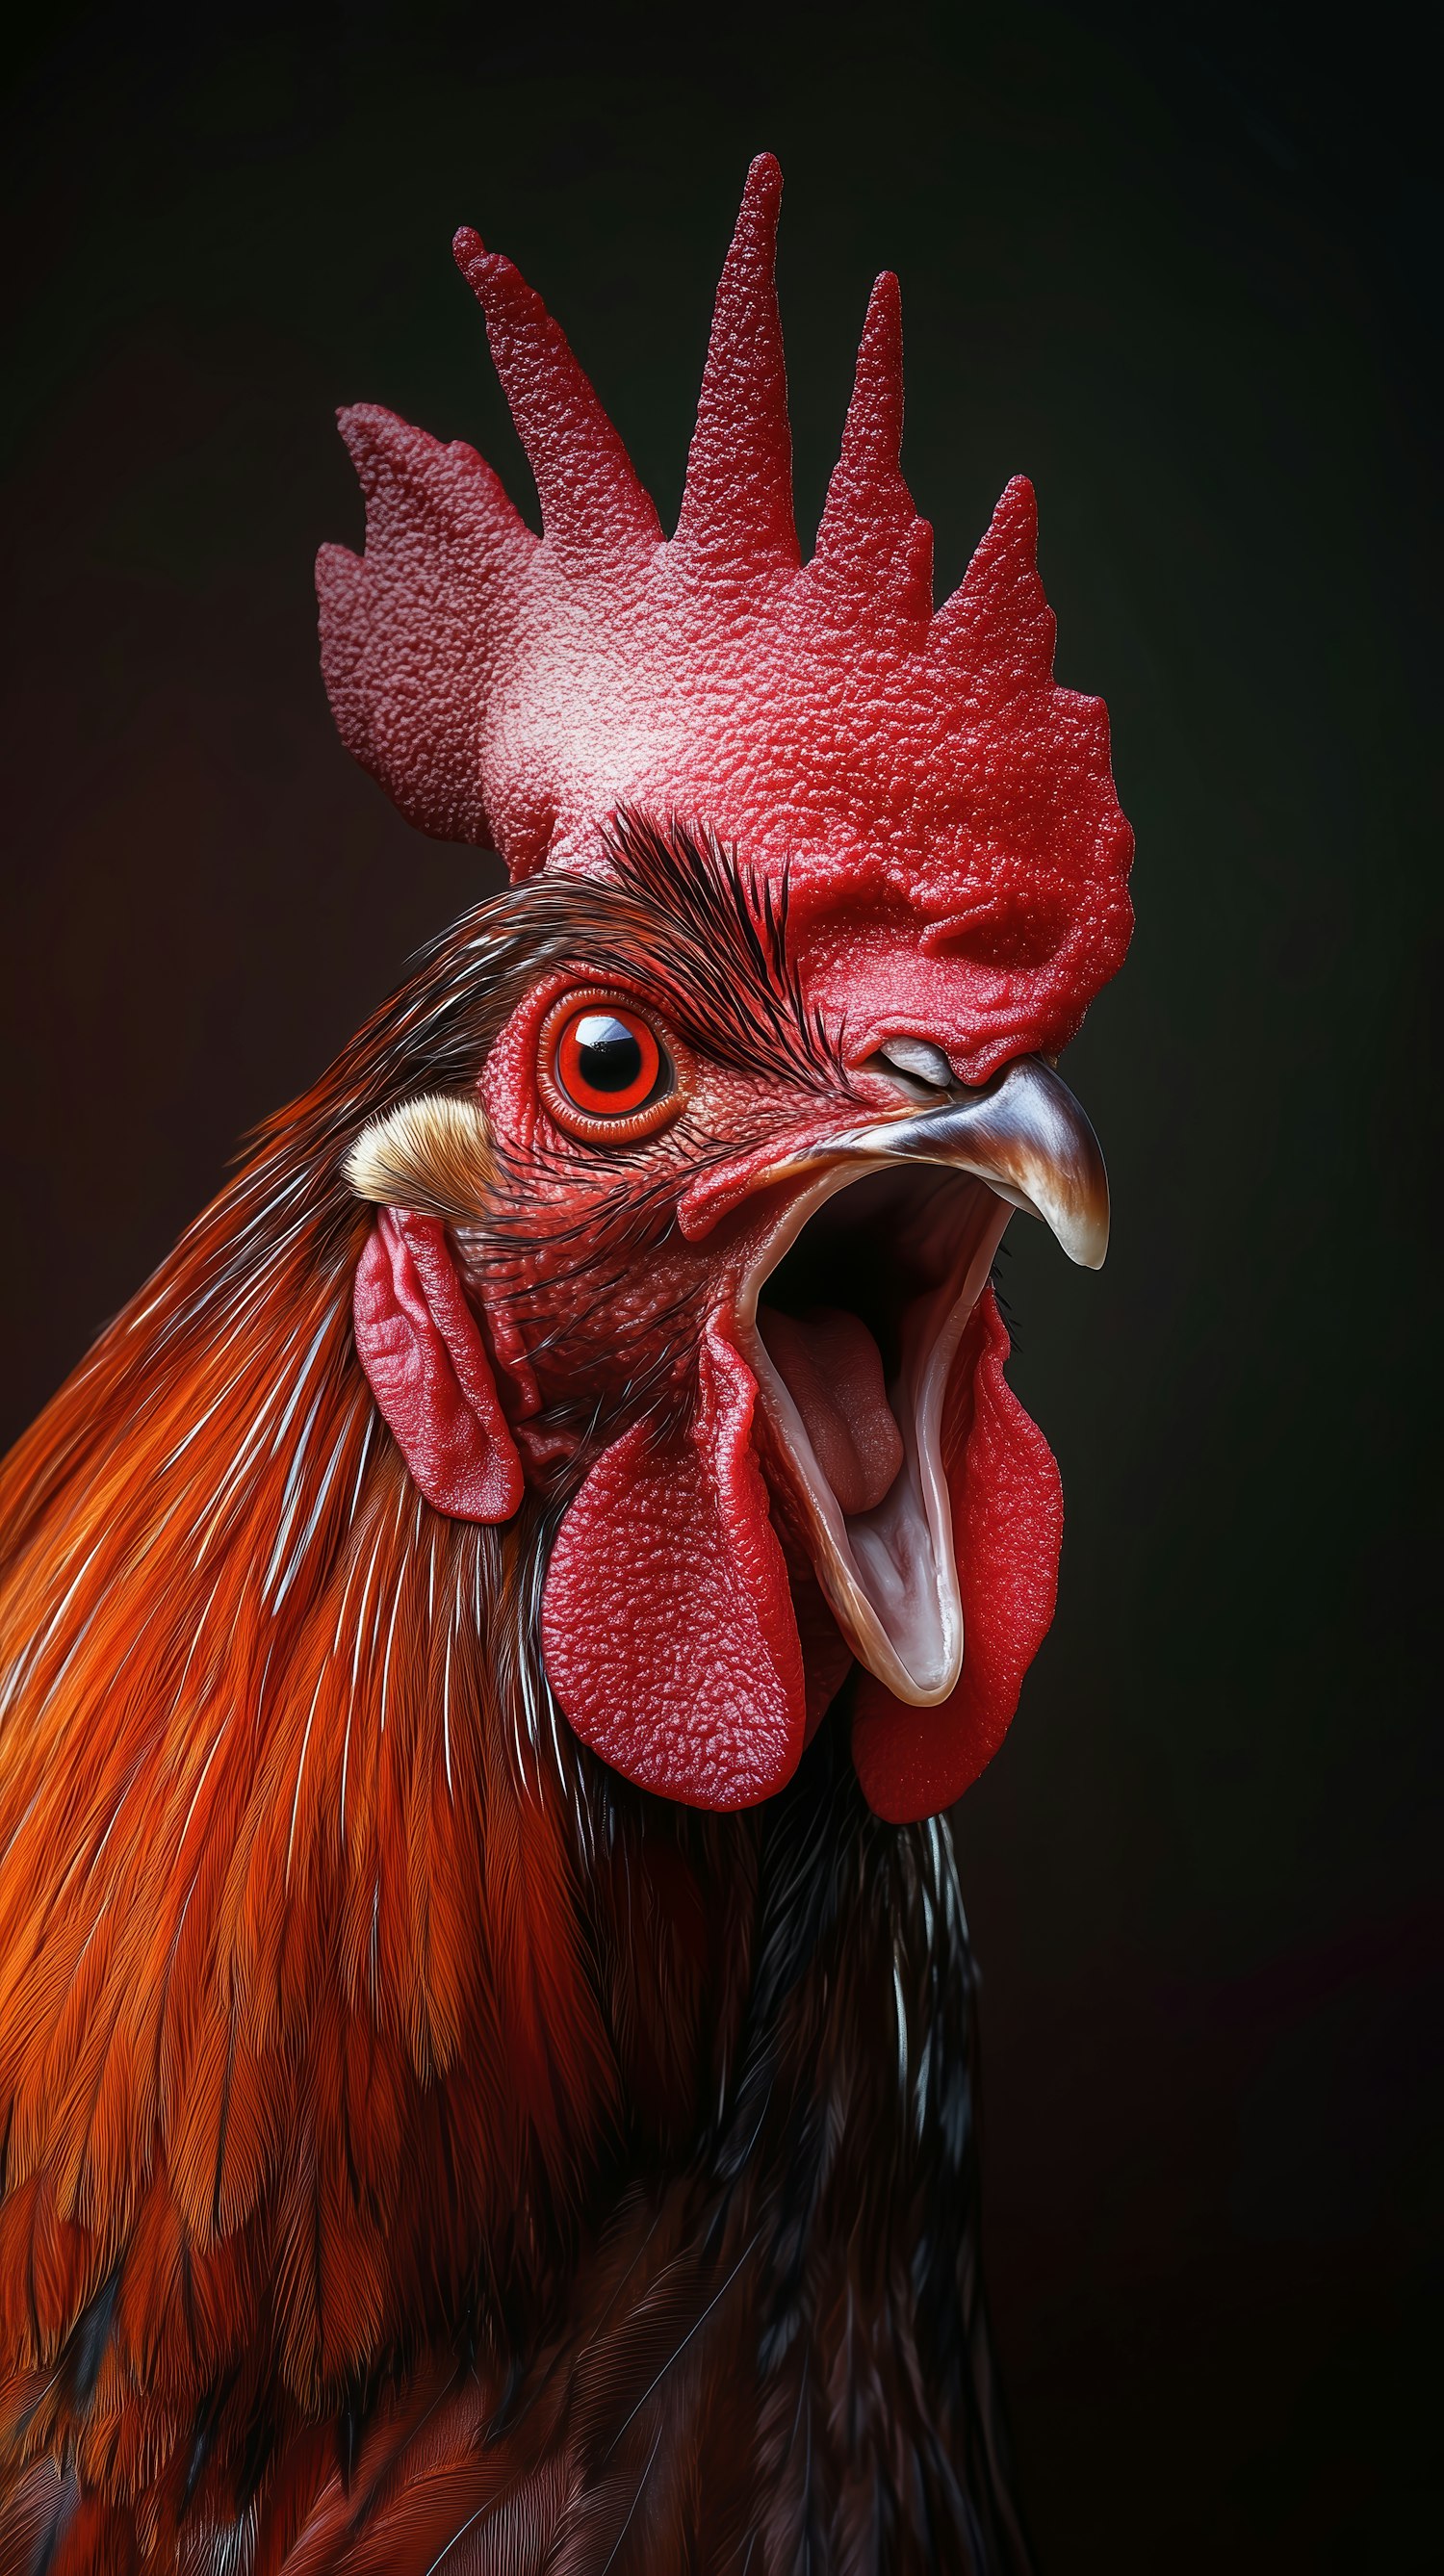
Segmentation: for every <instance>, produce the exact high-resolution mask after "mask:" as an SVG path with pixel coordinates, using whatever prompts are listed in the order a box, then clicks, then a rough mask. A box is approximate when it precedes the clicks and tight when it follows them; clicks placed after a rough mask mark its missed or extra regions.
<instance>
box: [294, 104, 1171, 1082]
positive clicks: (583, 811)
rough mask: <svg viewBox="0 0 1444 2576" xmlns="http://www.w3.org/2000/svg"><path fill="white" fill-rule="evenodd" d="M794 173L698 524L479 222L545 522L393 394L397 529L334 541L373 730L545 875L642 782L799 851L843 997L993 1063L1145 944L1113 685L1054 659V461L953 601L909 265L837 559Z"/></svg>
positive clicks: (806, 890) (352, 661)
mask: <svg viewBox="0 0 1444 2576" xmlns="http://www.w3.org/2000/svg"><path fill="white" fill-rule="evenodd" d="M780 190H781V180H780V175H779V172H778V169H777V165H776V163H775V162H774V161H773V160H772V159H771V158H770V157H769V156H766V155H764V156H763V157H762V158H760V159H759V160H757V161H756V162H754V164H753V166H752V169H751V171H750V173H749V175H748V180H747V187H746V192H745V194H744V197H743V201H742V209H741V213H740V215H739V217H738V222H737V229H736V233H735V235H734V238H733V242H732V247H731V249H730V251H729V253H728V256H727V261H726V265H725V267H724V270H723V274H722V281H721V285H720V287H719V289H718V295H717V304H716V311H715V315H714V320H713V326H712V334H711V341H710V345H709V349H708V354H707V363H706V369H705V373H704V376H703V382H702V391H701V398H700V402H699V406H698V415H697V426H696V430H695V433H694V436H693V440H692V447H691V454H690V457H689V461H688V468H687V482H686V491H685V495H684V499H683V503H682V509H681V514H680V517H679V520H678V524H677V529H676V533H675V534H674V536H673V537H672V538H671V540H670V541H665V540H664V539H663V537H662V535H661V532H660V530H659V527H658V523H657V517H656V513H655V510H654V509H653V507H652V504H651V502H650V501H649V499H648V498H647V496H646V494H645V493H644V492H643V490H642V488H641V486H640V484H639V483H638V481H637V478H636V475H635V474H634V472H633V469H632V466H631V464H630V462H629V460H628V457H627V454H626V451H625V449H624V447H623V445H622V442H621V440H620V438H619V437H618V435H617V432H616V431H615V429H614V428H613V427H612V424H611V422H610V421H609V420H608V419H607V417H606V414H605V413H604V411H603V410H602V407H601V405H600V403H599V402H598V399H597V396H596V394H595V393H594V391H593V389H592V387H591V385H590V384H589V382H588V381H587V378H586V377H585V375H584V374H583V372H582V370H581V369H580V367H579V366H578V364H577V362H576V359H575V358H574V356H573V355H572V352H571V350H570V348H569V347H568V345H567V342H566V340H565V338H564V337H563V335H562V333H561V331H560V330H559V329H558V327H557V325H556V324H555V323H554V322H553V321H552V320H551V318H550V316H549V315H548V314H547V312H546V311H545V309H544V307H543V306H542V304H541V302H540V300H539V298H538V297H537V296H536V295H534V294H533V292H532V290H531V289H530V288H529V287H528V286H526V285H525V284H524V282H523V280H522V279H521V278H520V277H519V275H518V274H517V272H516V270H515V269H514V268H513V267H512V266H511V265H510V263H509V262H508V261H506V260H503V259H500V258H497V257H495V256H494V255H493V254H491V253H489V252H487V251H485V250H484V249H483V248H482V245H481V244H480V242H479V241H478V240H477V238H476V236H475V234H473V233H462V234H460V235H459V236H458V239H457V257H458V260H459V262H460V265H461V267H462V270H463V273H464V274H465V275H466V277H467V278H468V280H469V281H470V283H471V285H472V287H473V289H474V291H475V293H476V295H477V297H478V299H479V301H480V303H481V305H482V308H483V311H484V313H485V315H486V323H487V330H488V334H489V336H490V341H491V347H492V353H493V356H494V359H495V362H496V366H497V370H498V373H499V375H500V377H501V380H502V383H503V386H504V388H505V391H506V394H507V398H508V401H509V402H510V405H511V408H512V413H513V417H514V418H515V421H516V425H517V429H518V431H519V433H520V436H521V439H522V442H523V445H524V447H525V449H526V453H527V457H528V460H529V462H530V465H531V469H532V472H533V475H534V477H535V480H536V485H537V490H538V493H539V496H540V500H541V506H542V519H543V534H542V536H541V537H540V538H537V537H535V536H533V535H532V534H531V532H530V531H529V530H528V529H527V528H526V527H525V525H524V524H523V522H522V521H521V519H520V518H519V517H518V515H517V513H516V512H515V510H514V509H513V508H512V505H511V503H510V502H509V501H508V500H507V498H506V496H505V494H504V492H503V491H502V489H501V486H500V484H499V483H498V482H497V480H496V477H495V476H494V475H493V474H492V473H491V472H490V471H489V469H488V468H487V467H486V466H485V465H484V464H483V463H482V462H481V460H480V459H479V458H478V457H477V456H476V455H475V454H474V453H473V452H472V450H471V449H470V448H468V447H465V446H463V445H460V444H457V445H452V446H442V445H440V444H438V443H437V442H436V441H435V440H433V439H430V438H427V437H426V436H424V435H423V434H422V433H421V432H420V431H418V430H415V429H411V428H408V427H407V426H406V425H405V424H404V423H403V422H401V421H398V420H396V419H394V418H393V417H392V416H391V415H390V414H389V413H386V412H384V411H380V410H377V409H375V408H374V407H371V406H361V407H358V408H357V409H355V410H353V411H351V412H348V413H347V414H345V415H344V416H343V422H342V426H343V430H344V433H345V436H346V438H347V441H348V444H349V445H350V447H351V451H352V454H353V456H354V457H355V460H356V464H357V470H358V472H359V474H360V478H361V482H362V485H363V487H364V490H365V494H366V504H367V534H366V551H365V554H364V556H362V557H360V558H359V559H358V558H357V557H355V556H353V555H351V554H349V553H348V552H347V551H346V550H345V549H344V548H340V547H335V546H332V547H327V548H326V549H325V550H324V551H323V554H322V557H321V562H320V572H319V581H320V594H321V629H322V646H323V659H324V666H325V671H326V678H327V684H328V687H329V689H330V692H331V699H332V704H333V707H334V709H335V714H336V720H337V723H338V725H339V727H340V730H341V733H342V736H343V738H344V739H345V741H346V742H347V744H348V745H349V747H350V748H351V750H352V751H353V752H354V753H355V755H356V757H357V758H358V759H359V760H361V761H362V762H363V763H364V764H365V766H366V767H367V768H369V769H370V770H372V771H373V772H374V774H375V775H376V776H377V777H378V778H379V779H380V780H381V781H382V782H383V784H384V785H385V786H386V787H387V788H388V790H389V791H390V793H391V794H392V795H393V796H394V797H395V799H396V801H397V803H398V804H399V805H400V806H401V807H402V809H403V811H404V812H405V813H406V814H407V815H409V816H410V818H411V819H412V820H413V821H414V822H416V823H418V824H420V825H421V827H422V828H423V829H424V830H426V831H429V832H433V833H437V834H440V835H442V836H443V837H449V838H455V839H461V840H473V841H485V840H490V841H491V842H493V843H494V845H495V846H496V847H497V848H499V849H500V850H501V851H502V853H503V854H504V856H505V858H506V860H507V862H508V864H509V866H510V867H511V869H512V872H513V874H514V875H517V876H521V875H526V874H529V873H531V872H532V871H533V870H535V869H537V868H539V867H542V866H545V865H547V864H548V863H551V862H561V863H563V864H565V865H567V866H569V867H573V868H582V869H587V870H594V871H598V872H600V871H604V870H605V869H606V867H607V864H608V860H607V851H606V843H605V838H604V827H605V826H606V824H607V822H608V820H609V818H610V817H612V816H613V815H614V814H615V813H616V811H617V809H618V808H619V807H627V808H630V809H631V810H633V811H642V812H651V813H654V814H656V815H659V816H661V817H664V818H665V817H666V816H669V815H676V816H679V817H681V818H683V819H686V820H691V821H696V822H698V823H701V824H703V825H705V826H706V827H707V828H708V829H710V830H711V831H714V832H716V833H717V834H718V835H719V836H720V837H721V839H723V840H724V841H727V842H732V843H735V844H736V846H737V848H738V850H739V852H740V854H741V856H742V858H743V859H744V860H745V861H746V863H747V864H748V865H749V866H750V867H751V868H752V869H754V870H757V871H760V872H778V871H780V870H781V869H782V868H783V867H786V868H787V870H788V872H789V878H790V885H791V920H792V932H793V937H794V939H795V940H796V941H797V943H798V947H799V954H800V956H801V957H802V962H803V964H804V966H805V969H806V971H807V974H808V977H809V983H810V988H811V991H812V994H813V996H814V998H815V1000H816V1002H817V1004H818V1005H819V1006H820V1007H821V1008H823V1009H824V1010H825V1011H829V1012H832V1013H834V1014H836V1015H837V1016H838V1017H840V1018H844V1019H846V1020H847V1021H848V1024H849V1026H850V1028H855V1029H856V1030H857V1031H858V1034H859V1038H860V1039H861V1038H862V1037H863V1036H864V1035H872V1034H875V1033H876V1031H877V1030H878V1029H879V1028H881V1027H884V1026H887V1025H892V1024H895V1023H897V1022H898V1021H899V1020H901V1022H902V1023H903V1024H904V1025H909V1026H912V1027H921V1028H924V1029H926V1030H929V1031H930V1032H931V1033H932V1034H934V1035H935V1036H936V1037H937V1038H938V1039H939V1040H940V1041H941V1042H942V1043H943V1044H944V1045H946V1046H948V1047H949V1049H950V1051H951V1052H952V1053H953V1056H954V1061H955V1062H956V1063H957V1064H958V1067H959V1070H960V1071H963V1072H964V1073H965V1074H967V1075H968V1077H969V1078H971V1079H978V1078H980V1077H981V1076H982V1075H983V1074H984V1073H986V1071H987V1070H989V1069H990V1067H991V1066H992V1065H993V1064H995V1063H998V1062H1000V1061H1002V1060H1003V1058H1004V1057H1006V1056H1008V1055H1010V1054H1013V1053H1016V1052H1018V1051H1019V1050H1020V1049H1021V1048H1027V1047H1041V1048H1049V1049H1051V1048H1056V1047H1059V1046H1061V1045H1063V1044H1064V1043H1066V1041H1067V1039H1068V1038H1069V1037H1070V1036H1071V1035H1072V1034H1073V1032H1074V1030H1075V1029H1076V1028H1077V1025H1078V1022H1079V1021H1080V1019H1081V1018H1082V1015H1083V1012H1084V1010H1085V1008H1086V1006H1087V1004H1088V1002H1089V1001H1090V1000H1091V999H1092V997H1093V994H1094V993H1095V992H1096V991H1097V989H1098V987H1099V985H1100V984H1102V983H1103V982H1104V981H1105V980H1106V978H1107V977H1108V976H1109V975H1110V974H1112V972H1113V971H1114V969H1115V968H1116V967H1117V965H1118V964H1119V962H1120V960H1121V958H1122V955H1123V951H1124V948H1125V946H1126V944H1127V939H1128V932H1129V928H1130V922H1131V915H1130V911H1129V906H1128V899H1127V894H1126V891H1125V878H1126V874H1127V868H1128V862H1129V859H1130V856H1131V850H1132V841H1131V835H1130V833H1129V830H1128V826H1127V824H1126V823H1125V822H1124V819H1123V817H1122V815H1121V813H1120V812H1119V809H1118V805H1117V801H1116V799H1115V796H1114V793H1113V784H1112V779H1111V776H1110V771H1109V756H1108V725H1107V716H1106V713H1105V711H1104V708H1103V706H1102V703H1101V702H1100V701H1099V700H1098V699H1095V698H1085V697H1080V696H1077V695H1076V694H1075V693H1074V692H1072V691H1071V690H1067V689H1062V688H1059V687H1058V686H1057V685H1056V683H1055V682H1054V680H1053V677H1052V654H1053V618H1052V614H1051V611H1050V610H1049V608H1048V604H1047V601H1046V599H1045V597H1044V594H1043V589H1042V585H1041V583H1040V581H1039V578H1038V572H1037V565H1036V558H1035V537H1036V529H1035V517H1034V507H1033V496H1032V491H1031V489H1030V487H1029V485H1028V484H1027V483H1026V482H1024V481H1023V480H1022V479H1021V478H1019V479H1016V480H1015V481H1014V482H1012V483H1010V484H1009V486H1008V488H1007V490H1006V492H1005V493H1004V495H1003V497H1002V500H1001V501H1000V502H999V504H998V508H997V511H996V512H995V514H994V518H993V522H992V525H991V527H990V528H989V530H988V532H987V534H986V536H985V537H984V539H983V541H982V544H981V545H980V546H979V548H978V551H977V553H976V555H975V556H974V558H973V561H972V564H971V565H970V567H969V569H968V572H967V575H966V577H965V578H964V580H963V582H962V583H961V585H960V586H959V588H958V589H957V590H956V591H955V592H954V593H953V596H952V597H951V598H950V599H949V600H947V601H946V602H944V604H943V605H942V606H941V607H940V608H939V609H938V610H937V611H936V612H934V610H933V606H932V595H931V555H932V542H931V531H930V529H929V527H928V526H927V523H926V522H925V521H924V520H922V519H920V518H919V516H918V514H917V512H916V510H915V508H914V506H913V502H912V499H911V496H910V494H909V492H908V488H907V485H906V483H905V481H904V480H903V475H902V470H901V466H900V462H899V445H900V439H901V430H902V351H901V328H900V320H899V310H898V291H897V284H896V281H895V279H893V278H892V277H888V276H885V277H882V278H880V279H879V280H878V283H877V285H876V287H875V289H874V291H873V295H872V300H871V303H870V305H869V309H868V315H867V322H866V326H865V329H864V332H863V338H862V345H861V348H860V350H859V354H858V361H857V374H856V381H855V384H854V389H853V394H852V400H851V403H850V406H849V409H848V415H847V423H846V427H845V430H844V433H843V441H842V452H841V455H840V457H839V460H838V464H837V467H836V470H835V472H834V474H833V477H832V481H831V485H830V487H829V491H828V495H827V504H826V508H825V510H824V513H823V519H822V524H821V527H820V530H819V532H818V539H817V546H816V551H815V553H814V555H813V557H812V559H811V561H810V562H807V563H803V562H802V561H801V560H800V557H799V551H798V544H797V535H796V529H795V526H794V522H793V509H792V474H791V444H790V437H789V432H788V424H787V397H786V379H785V373H784V366H783V354H782V337H781V330H780V325H779V321H778V313H777V300H776V293H775V288H774V282H773V255H774V246H775V233H776V221H777V209H778V202H779V197H780Z"/></svg>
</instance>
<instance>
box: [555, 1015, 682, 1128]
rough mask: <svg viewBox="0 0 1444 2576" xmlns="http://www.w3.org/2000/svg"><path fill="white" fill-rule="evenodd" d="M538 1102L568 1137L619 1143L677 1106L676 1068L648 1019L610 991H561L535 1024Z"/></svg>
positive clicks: (669, 1114) (664, 1119)
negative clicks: (539, 1023) (538, 1040)
mask: <svg viewBox="0 0 1444 2576" xmlns="http://www.w3.org/2000/svg"><path fill="white" fill-rule="evenodd" d="M537 1073H538V1080H539V1086H540V1089H541V1094H542V1098H543V1100H544V1101H545V1103H546V1106H547V1108H548V1109H549V1110H550V1112H551V1115H552V1117H553V1118H554V1120H555V1121H556V1123H557V1125H558V1126H560V1127H563V1128H565V1129H566V1130H567V1132H568V1133H569V1134H570V1135H573V1136H584V1137H587V1138H589V1139H602V1138H605V1139H607V1140H608V1141H613V1142H620V1143H625V1142H627V1141H629V1140H630V1139H631V1138H632V1137H635V1136H646V1135H651V1134H652V1133H653V1132H654V1130H655V1129H656V1128H658V1127H660V1126H663V1125H665V1124H666V1122H667V1120H668V1119H670V1118H671V1117H673V1116H674V1115H675V1114H676V1110H677V1108H678V1107H679V1106H680V1093H679V1088H678V1083H677V1069H676V1066H675V1065H674V1063H673V1061H672V1058H671V1056H670V1055H669V1054H668V1052H667V1049H666V1048H665V1047H664V1046H663V1044H662V1041H661V1039H660V1038H659V1036H658V1034H657V1031H656V1030H655V1028H654V1027H653V1026H652V1023H651V1021H650V1020H649V1019H648V1018H647V1017H646V1016H645V1014H644V1013H643V1012H642V1011H640V1010H639V1009H638V1008H637V1006H636V1004H635V1003H633V1002H629V1001H626V1000H624V999H623V998H622V997H621V996H620V995H618V994H611V993H569V994H567V995H566V996H565V998H564V999H563V1000H561V1001H560V1002H556V1003H554V1004H553V1005H552V1008H551V1009H550V1010H549V1011H548V1013H547V1015H546V1018H545V1020H544V1021H543V1023H542V1030H541V1044H540V1048H539V1051H538V1061H537Z"/></svg>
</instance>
